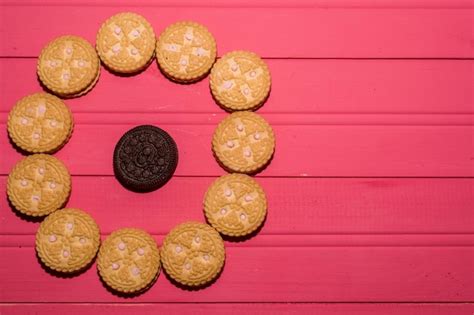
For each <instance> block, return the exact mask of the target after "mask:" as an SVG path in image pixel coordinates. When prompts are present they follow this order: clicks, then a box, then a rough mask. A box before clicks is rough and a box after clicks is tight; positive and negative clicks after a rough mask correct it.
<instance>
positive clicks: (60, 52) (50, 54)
mask: <svg viewBox="0 0 474 315" xmlns="http://www.w3.org/2000/svg"><path fill="white" fill-rule="evenodd" d="M37 72H38V77H39V79H40V80H41V82H42V83H43V85H44V86H45V87H46V88H47V89H48V90H50V91H51V92H52V93H54V94H56V95H58V96H60V97H64V98H68V97H77V96H81V95H83V94H85V93H87V92H88V91H89V90H90V89H91V88H92V87H93V86H94V84H95V83H96V82H97V80H98V77H99V72H100V60H99V57H98V56H97V53H96V51H95V49H94V47H93V46H92V45H91V44H90V43H89V42H88V41H86V40H85V39H83V38H81V37H79V36H74V35H65V36H61V37H58V38H56V39H54V40H53V41H51V42H50V43H48V44H47V45H46V47H45V48H43V50H42V51H41V54H40V56H39V58H38V66H37Z"/></svg>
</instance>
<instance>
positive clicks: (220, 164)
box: [211, 144, 276, 176]
mask: <svg viewBox="0 0 474 315" xmlns="http://www.w3.org/2000/svg"><path fill="white" fill-rule="evenodd" d="M211 146H212V144H211ZM211 150H212V155H213V156H214V159H215V160H216V162H217V164H219V166H220V167H221V168H222V169H224V171H226V172H227V173H230V174H232V173H239V174H247V175H249V176H255V175H257V174H259V173H261V172H262V171H264V170H265V169H266V168H267V167H268V165H270V163H271V162H272V161H273V157H274V156H275V151H276V148H275V149H274V150H273V153H272V155H271V156H270V158H269V159H268V161H267V162H266V163H265V164H264V165H262V167H260V168H259V169H257V170H255V171H253V172H245V173H244V172H237V171H235V170H232V169H230V168H228V167H227V166H225V165H224V163H222V162H221V161H220V160H219V158H218V157H217V154H216V152H214V150H213V149H211Z"/></svg>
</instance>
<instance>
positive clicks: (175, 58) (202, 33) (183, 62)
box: [156, 21, 217, 83]
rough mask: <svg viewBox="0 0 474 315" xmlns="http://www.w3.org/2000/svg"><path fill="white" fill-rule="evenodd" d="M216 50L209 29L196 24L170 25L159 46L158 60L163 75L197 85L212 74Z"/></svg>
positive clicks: (161, 37)
mask: <svg viewBox="0 0 474 315" xmlns="http://www.w3.org/2000/svg"><path fill="white" fill-rule="evenodd" d="M216 56H217V47H216V41H215V40H214V37H213V36H212V34H211V33H210V32H209V30H208V29H207V28H206V27H205V26H203V25H201V24H198V23H195V22H187V21H186V22H178V23H175V24H172V25H170V26H168V27H167V28H166V29H165V30H164V31H163V32H162V33H161V34H160V36H159V38H158V41H157V44H156V59H157V61H158V65H159V67H160V69H161V70H162V71H163V73H164V74H165V75H166V76H167V77H168V78H170V79H172V80H174V81H178V82H182V83H190V82H195V81H198V80H200V79H202V78H203V77H204V76H206V75H207V74H208V73H209V70H210V69H211V67H212V65H213V64H214V62H215V61H216Z"/></svg>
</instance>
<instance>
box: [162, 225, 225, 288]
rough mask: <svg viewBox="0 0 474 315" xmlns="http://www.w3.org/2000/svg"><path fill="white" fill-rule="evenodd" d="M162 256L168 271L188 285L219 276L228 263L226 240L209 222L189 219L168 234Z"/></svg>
mask: <svg viewBox="0 0 474 315" xmlns="http://www.w3.org/2000/svg"><path fill="white" fill-rule="evenodd" d="M161 259H162V263H163V268H164V269H165V271H166V273H167V274H168V275H169V276H170V277H171V278H173V279H174V280H176V281H177V282H179V283H181V284H183V285H186V286H201V285H204V284H207V283H209V282H211V281H212V280H213V279H215V278H216V277H217V276H218V275H219V273H220V271H221V270H222V267H223V266H224V260H225V250H224V242H223V240H222V238H221V237H220V235H219V233H217V231H216V230H214V229H213V228H212V227H210V226H209V225H207V224H203V223H198V222H187V223H183V224H180V225H178V226H176V227H175V228H173V230H171V232H170V233H169V234H168V235H167V236H166V237H165V239H164V241H163V246H162V249H161Z"/></svg>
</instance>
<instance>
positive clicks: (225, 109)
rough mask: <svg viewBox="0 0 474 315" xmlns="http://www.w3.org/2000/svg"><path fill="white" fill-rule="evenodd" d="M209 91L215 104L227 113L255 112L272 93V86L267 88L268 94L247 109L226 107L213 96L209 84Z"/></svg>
mask: <svg viewBox="0 0 474 315" xmlns="http://www.w3.org/2000/svg"><path fill="white" fill-rule="evenodd" d="M209 93H210V94H211V96H212V99H213V100H214V102H215V103H216V104H217V106H219V107H220V108H221V109H222V110H224V111H225V112H227V113H229V114H232V113H235V112H256V111H257V110H259V109H260V108H262V107H263V105H265V103H266V102H267V100H268V98H269V97H270V94H271V93H272V88H271V86H270V89H269V90H268V94H267V96H265V98H264V99H263V100H262V101H261V102H260V104H258V105H256V106H254V107H252V108H249V109H239V110H237V109H232V108H227V107H225V106H224V105H223V104H221V102H219V100H218V99H217V98H216V97H215V96H214V94H213V93H212V89H211V85H210V84H209Z"/></svg>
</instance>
